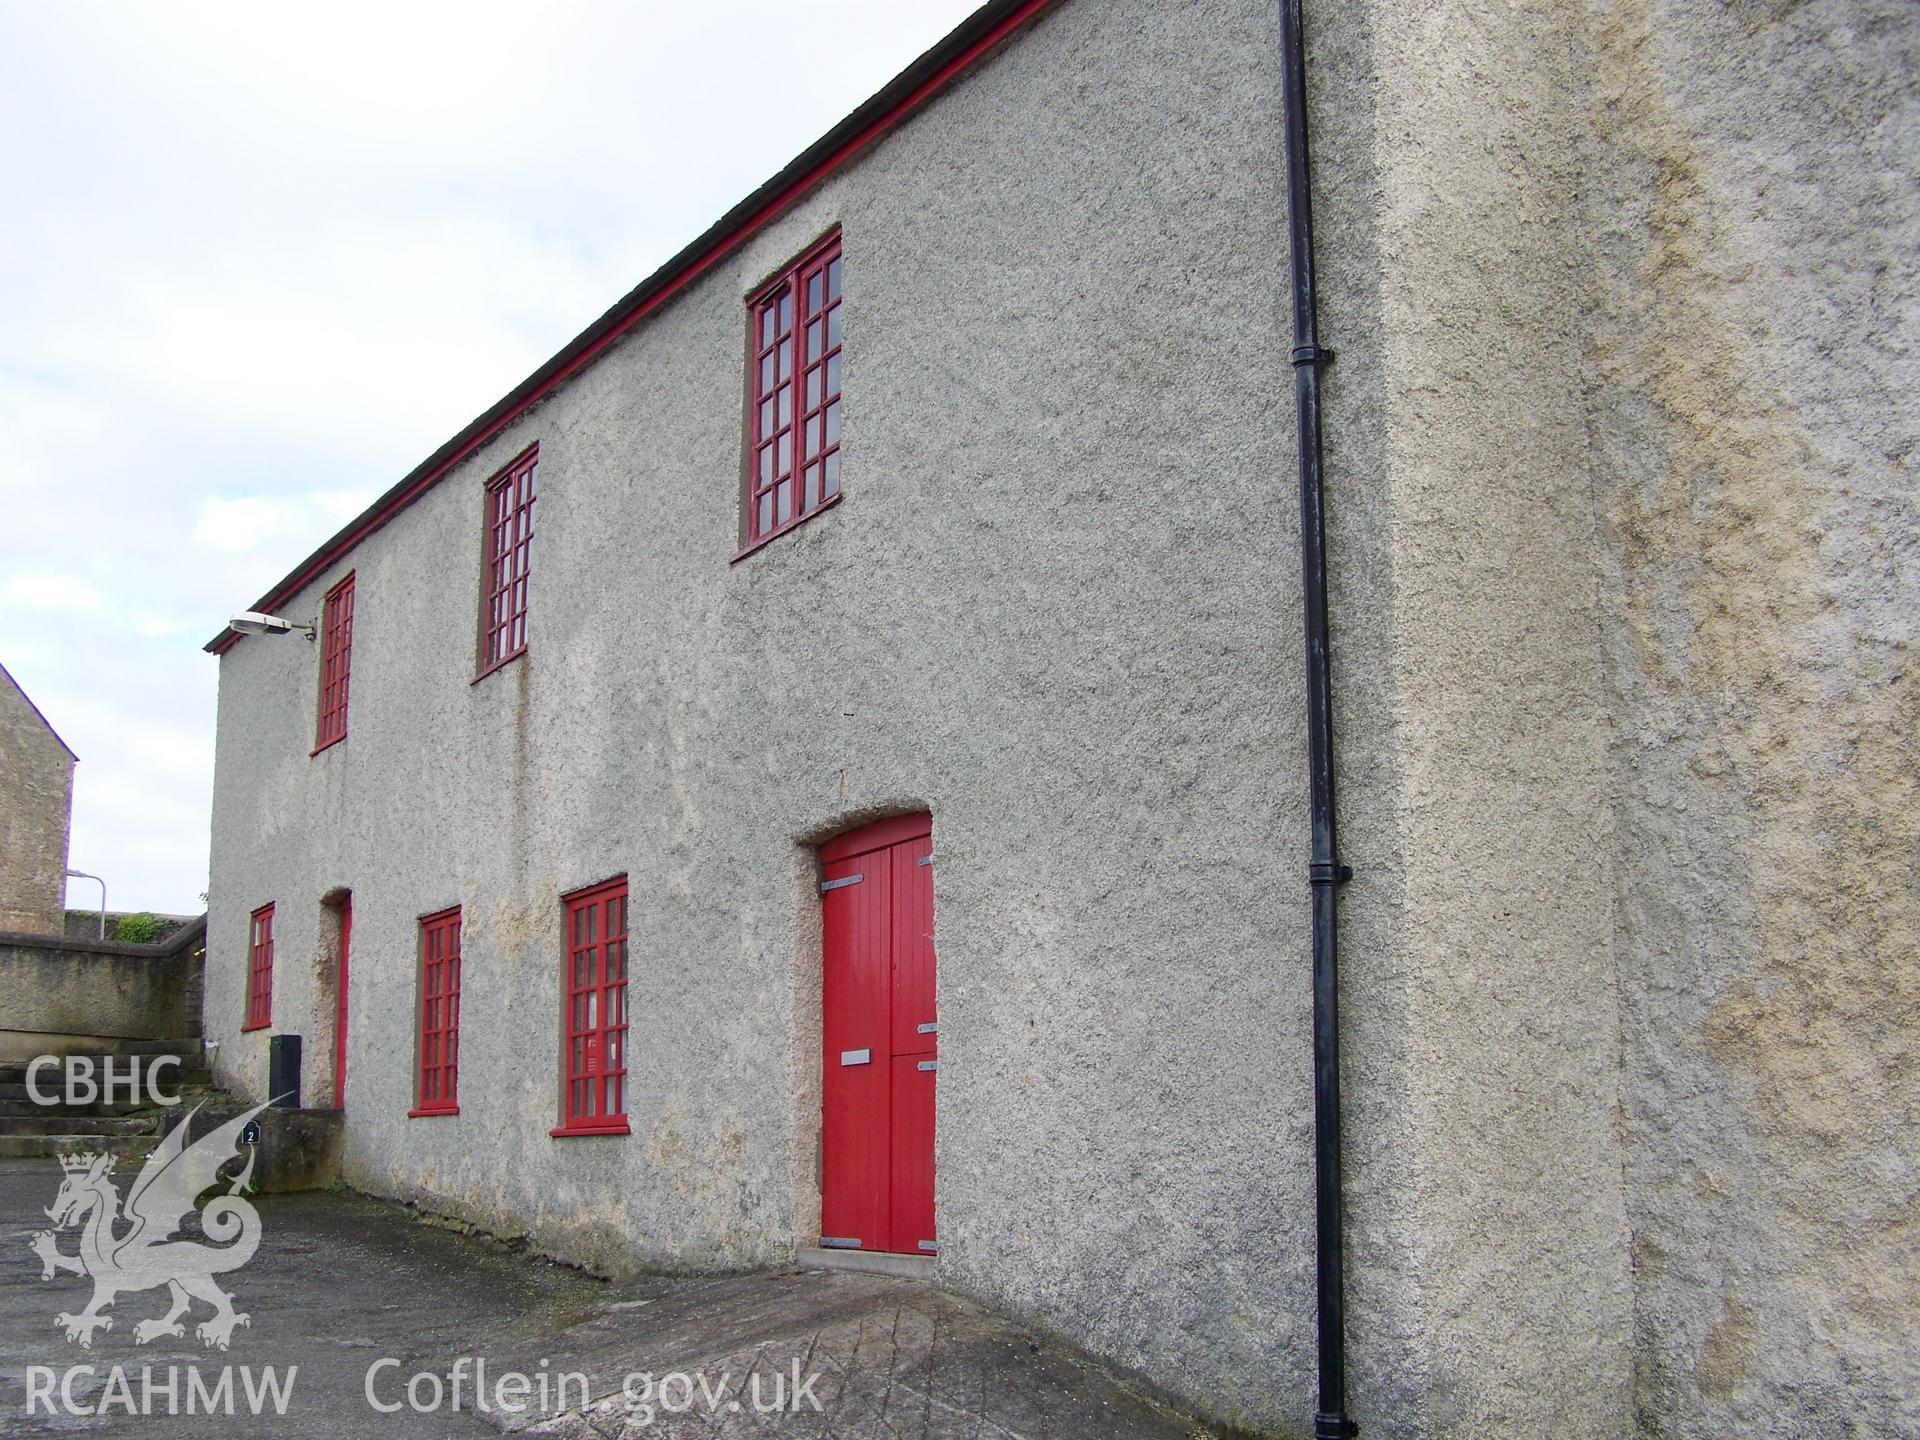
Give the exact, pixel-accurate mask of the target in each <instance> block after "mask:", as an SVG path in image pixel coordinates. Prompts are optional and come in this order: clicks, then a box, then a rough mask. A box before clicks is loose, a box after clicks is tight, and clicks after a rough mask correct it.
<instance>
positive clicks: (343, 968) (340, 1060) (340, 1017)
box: [333, 896, 353, 1110]
mask: <svg viewBox="0 0 1920 1440" xmlns="http://www.w3.org/2000/svg"><path fill="white" fill-rule="evenodd" d="M352 947H353V898H352V897H351V896H348V897H347V898H346V899H344V900H342V901H341V902H340V984H339V986H338V990H339V996H338V999H337V1001H336V1004H335V1008H334V1015H333V1108H334V1109H336V1110H344V1109H346V1108H347V953H348V951H349V950H351V949H352Z"/></svg>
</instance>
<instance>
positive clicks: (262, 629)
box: [227, 610, 313, 645]
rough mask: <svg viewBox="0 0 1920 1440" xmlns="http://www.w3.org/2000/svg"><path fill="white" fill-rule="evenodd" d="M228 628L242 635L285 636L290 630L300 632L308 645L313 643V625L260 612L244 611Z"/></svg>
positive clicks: (229, 623) (230, 621)
mask: <svg viewBox="0 0 1920 1440" xmlns="http://www.w3.org/2000/svg"><path fill="white" fill-rule="evenodd" d="M227 628H228V629H230V630H237V631H239V632H240V633H241V634H242V635H284V634H286V633H287V632H288V631H289V630H298V631H299V632H300V633H301V634H303V635H305V636H306V637H307V643H308V644H309V645H311V644H312V643H313V625H312V623H311V622H309V623H307V624H304V625H303V624H301V623H300V622H299V621H298V620H282V619H281V618H280V617H279V616H278V615H262V614H261V613H260V612H259V611H258V610H243V611H241V612H240V614H238V615H236V616H234V617H233V619H231V620H229V621H228V622H227Z"/></svg>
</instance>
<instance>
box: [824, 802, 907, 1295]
mask: <svg viewBox="0 0 1920 1440" xmlns="http://www.w3.org/2000/svg"><path fill="white" fill-rule="evenodd" d="M915 840H925V841H926V842H927V844H928V848H929V850H931V848H932V844H933V814H932V812H931V810H930V809H920V810H912V811H908V812H906V813H903V814H894V815H889V816H884V817H882V818H880V819H877V820H869V821H864V822H862V823H860V824H857V825H853V826H850V827H847V828H843V829H841V830H840V831H839V832H838V833H835V834H832V835H830V836H829V838H827V839H825V840H822V841H819V842H818V843H817V844H816V845H815V846H814V847H813V860H814V863H813V864H812V865H811V866H809V867H808V869H809V872H810V874H809V880H810V889H811V890H812V891H813V892H814V893H813V896H812V898H813V900H814V902H815V903H814V906H813V912H812V915H813V920H814V930H813V936H812V945H811V948H812V952H813V957H814V964H813V966H812V967H811V975H812V987H813V995H812V997H811V1000H812V1003H811V1006H810V1007H809V1008H810V1009H811V1012H812V1018H813V1019H814V1021H815V1022H816V1023H815V1024H813V1025H811V1026H809V1027H808V1028H809V1029H811V1031H812V1034H811V1036H810V1041H811V1045H810V1048H811V1051H812V1056H811V1065H810V1068H811V1071H812V1078H813V1081H814V1087H815V1088H814V1096H813V1105H812V1113H813V1118H814V1122H815V1125H816V1127H817V1128H816V1129H815V1137H816V1148H815V1152H814V1161H815V1163H814V1177H813V1178H814V1187H813V1198H814V1201H815V1206H814V1213H813V1224H812V1226H811V1235H810V1236H809V1237H808V1238H806V1239H805V1240H804V1241H803V1243H805V1244H808V1245H813V1244H817V1243H819V1238H824V1237H825V1228H824V1221H825V1209H826V1198H827V1197H826V1130H827V1093H828V1083H827V1082H828V1073H829V1066H830V1064H831V1057H830V1056H829V1054H828V1052H827V1047H826V1035H827V1031H828V1028H829V1026H828V1017H827V995H826V979H827V955H826V940H827V936H826V894H825V891H824V889H823V888H822V887H823V885H824V884H825V883H829V882H826V871H827V868H828V867H829V866H835V865H839V864H841V863H843V862H846V861H850V860H857V859H858V858H860V857H861V856H864V855H870V854H875V853H878V852H890V851H891V850H892V849H893V848H894V847H895V846H899V845H903V844H907V843H910V842H912V841H915ZM927 859H928V860H930V859H931V856H930V855H929V856H928V857H927ZM922 863H927V862H926V860H923V861H922ZM889 985H890V987H891V982H889ZM934 985H935V993H936V995H937V994H938V987H939V969H938V962H937V960H936V962H935V969H934ZM882 1043H883V1044H886V1045H887V1046H888V1047H889V1053H890V1047H891V1034H889V1035H888V1037H887V1038H886V1039H885V1040H884V1041H883V1042H882ZM876 1058H877V1057H876ZM923 1068H929V1067H923ZM891 1129H892V1120H891V1118H890V1119H889V1130H890V1131H891ZM937 1136H938V1116H937V1113H936V1115H935V1119H934V1133H933V1135H932V1136H930V1137H929V1141H928V1143H929V1145H937ZM935 1198H936V1201H937V1198H938V1197H937V1191H936V1196H935ZM935 1234H936V1235H937V1234H938V1214H937V1211H936V1215H935ZM848 1253H853V1254H906V1255H917V1256H918V1257H919V1258H920V1259H922V1260H929V1261H930V1260H932V1259H933V1258H934V1254H937V1252H934V1253H932V1254H930V1253H926V1252H924V1251H905V1252H899V1251H894V1250H892V1249H890V1248H889V1247H888V1244H887V1238H886V1237H884V1236H883V1237H882V1238H881V1239H880V1240H879V1241H878V1242H877V1243H875V1244H873V1245H862V1246H861V1247H859V1248H858V1249H857V1250H851V1251H849V1252H848Z"/></svg>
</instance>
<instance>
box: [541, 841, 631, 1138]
mask: <svg viewBox="0 0 1920 1440" xmlns="http://www.w3.org/2000/svg"><path fill="white" fill-rule="evenodd" d="M561 898H562V900H563V902H564V904H565V906H566V972H565V975H564V977H563V979H564V982H565V983H564V985H563V989H564V992H565V1008H564V1010H563V1011H562V1012H561V1057H560V1068H561V1077H562V1078H561V1087H560V1093H561V1102H560V1109H561V1119H560V1124H559V1125H558V1126H556V1127H555V1128H554V1129H553V1131H552V1132H550V1133H552V1134H554V1135H606V1134H617V1135H624V1134H626V1133H627V877H626V876H624V875H622V876H620V877H619V878H618V879H616V880H608V881H606V882H605V883H604V884H600V885H595V886H593V887H592V888H591V889H587V890H576V891H575V892H574V893H573V894H571V895H566V896H562V897H561Z"/></svg>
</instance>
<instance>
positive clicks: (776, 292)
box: [741, 234, 841, 554]
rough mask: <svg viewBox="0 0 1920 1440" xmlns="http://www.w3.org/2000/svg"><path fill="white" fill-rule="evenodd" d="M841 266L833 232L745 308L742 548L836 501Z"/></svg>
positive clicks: (795, 523)
mask: <svg viewBox="0 0 1920 1440" xmlns="http://www.w3.org/2000/svg"><path fill="white" fill-rule="evenodd" d="M840 269H841V266H840V237H839V236H838V235H837V234H836V235H834V236H832V237H831V238H829V239H828V240H826V241H824V242H823V243H822V244H820V245H819V246H817V247H815V248H814V249H813V250H812V251H810V252H809V253H808V254H807V255H806V256H805V257H803V258H802V259H801V260H800V262H799V263H798V264H796V265H795V266H794V267H793V268H792V269H791V270H789V271H787V273H786V274H784V275H782V276H781V277H780V278H779V279H778V280H776V281H774V282H773V283H772V284H771V285H769V286H767V287H766V288H765V289H763V290H761V291H760V292H759V293H757V294H756V295H755V296H754V297H753V299H752V301H751V302H750V304H749V307H748V322H747V323H748V334H749V336H750V338H751V344H750V345H749V346H748V352H747V353H748V355H749V357H750V359H749V365H750V367H751V373H750V375H749V377H748V394H749V396H750V397H751V399H750V405H751V413H750V414H749V416H748V419H747V432H748V435H749V437H750V439H751V444H750V445H749V446H748V451H747V477H746V484H745V485H744V486H743V487H742V491H741V499H742V502H743V510H744V514H743V516H742V522H741V532H742V534H741V540H742V547H743V548H742V551H741V553H742V554H744V553H746V551H747V550H751V549H753V548H755V547H756V546H758V545H761V544H763V543H764V542H766V541H768V540H771V539H772V538H773V537H774V536H775V535H778V534H780V533H782V532H783V531H786V530H790V529H792V528H793V527H794V526H795V525H798V524H799V523H800V522H801V521H803V520H805V519H807V518H809V517H810V516H813V515H817V514H818V513H819V512H820V511H821V510H823V509H825V508H826V507H827V506H829V505H831V504H833V503H834V501H836V500H838V499H839V498H840V380H841V374H840V371H841V345H840V309H841V299H840Z"/></svg>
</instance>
